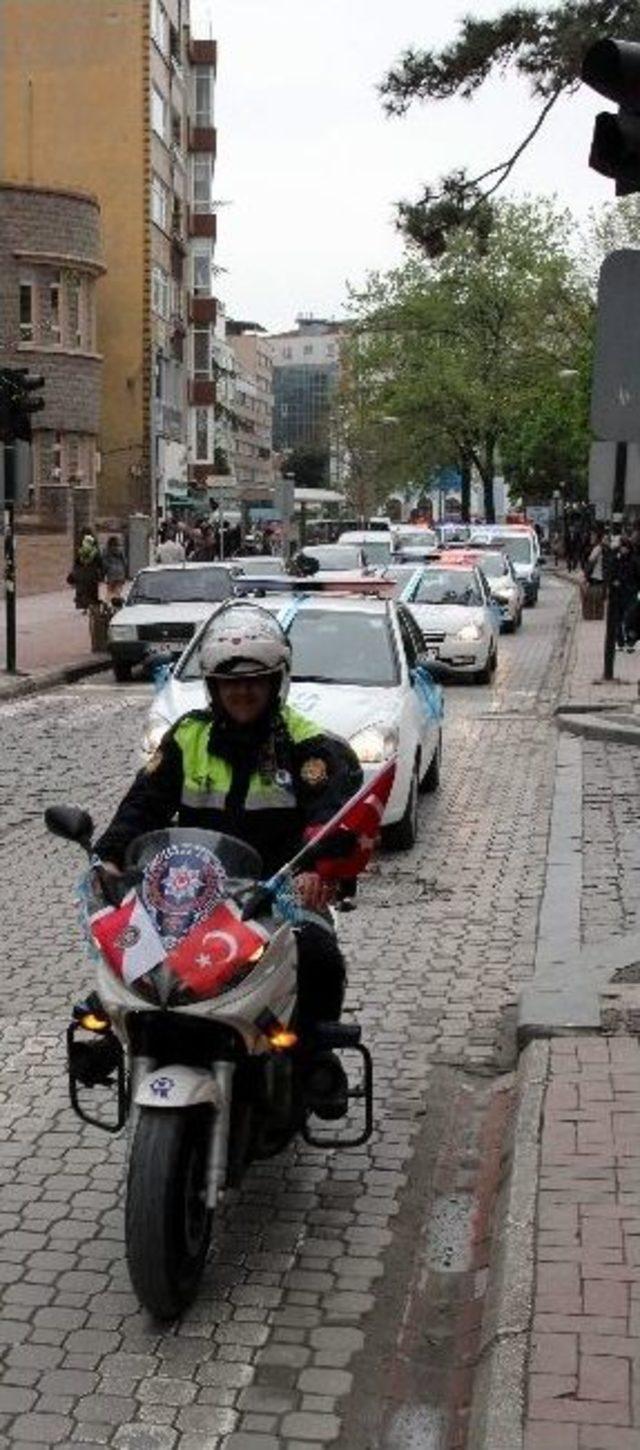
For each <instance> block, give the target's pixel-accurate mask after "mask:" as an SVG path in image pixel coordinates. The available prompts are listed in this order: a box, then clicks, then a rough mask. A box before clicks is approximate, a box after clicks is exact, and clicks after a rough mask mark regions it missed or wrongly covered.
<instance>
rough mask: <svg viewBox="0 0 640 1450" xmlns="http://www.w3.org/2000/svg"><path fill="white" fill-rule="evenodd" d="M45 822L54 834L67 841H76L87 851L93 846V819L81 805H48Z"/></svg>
mask: <svg viewBox="0 0 640 1450" xmlns="http://www.w3.org/2000/svg"><path fill="white" fill-rule="evenodd" d="M44 823H45V826H46V828H47V830H48V831H51V834H52V836H62V838H63V840H65V841H76V842H77V844H78V845H79V846H82V847H83V848H84V850H85V851H88V850H89V849H90V846H91V837H92V836H93V820H92V819H91V816H90V815H89V812H88V811H83V810H81V809H80V807H79V806H48V807H47V809H46V811H45V813H44Z"/></svg>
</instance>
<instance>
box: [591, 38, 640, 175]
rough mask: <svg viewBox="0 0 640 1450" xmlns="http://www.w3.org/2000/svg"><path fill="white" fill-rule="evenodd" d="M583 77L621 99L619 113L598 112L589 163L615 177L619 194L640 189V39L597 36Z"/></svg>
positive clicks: (601, 91) (600, 90) (613, 98)
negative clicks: (606, 38) (612, 38)
mask: <svg viewBox="0 0 640 1450" xmlns="http://www.w3.org/2000/svg"><path fill="white" fill-rule="evenodd" d="M582 79H583V81H585V83H586V84H587V85H588V86H591V89H592V90H594V91H597V92H598V94H599V95H601V96H606V97H607V99H608V100H610V101H617V103H618V114H617V116H614V115H613V113H612V112H611V111H601V112H600V114H599V115H598V116H596V123H595V127H594V132H593V139H592V142H591V152H590V155H589V165H590V166H591V167H592V168H593V170H594V171H598V172H599V173H600V175H601V176H610V177H611V178H612V180H613V181H615V183H616V195H617V196H629V195H630V194H631V193H632V192H636V191H640V43H638V42H636V41H632V40H597V41H596V42H595V45H591V46H589V49H588V51H587V52H586V55H585V57H584V60H583V62H582Z"/></svg>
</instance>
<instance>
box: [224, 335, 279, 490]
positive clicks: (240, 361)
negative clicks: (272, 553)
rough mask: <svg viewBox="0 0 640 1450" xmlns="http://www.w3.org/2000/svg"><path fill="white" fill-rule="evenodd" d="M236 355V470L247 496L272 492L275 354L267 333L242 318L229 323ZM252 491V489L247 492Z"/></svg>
mask: <svg viewBox="0 0 640 1450" xmlns="http://www.w3.org/2000/svg"><path fill="white" fill-rule="evenodd" d="M227 336H228V339H229V341H230V343H231V348H232V350H233V354H234V358H235V389H234V394H235V396H234V409H235V414H236V431H235V453H234V457H235V473H236V479H237V482H238V488H239V490H240V492H241V493H244V494H245V495H246V496H247V497H249V496H250V494H251V495H253V496H254V497H258V496H262V495H264V494H265V493H266V496H267V497H268V496H269V489H270V488H271V486H272V485H273V481H274V467H273V443H272V434H273V358H272V356H271V350H270V347H269V343H268V341H267V338H266V336H265V334H264V333H263V332H262V331H257V330H255V329H254V328H252V327H250V326H247V325H246V324H244V323H241V322H233V321H230V322H229V323H228V324H227ZM247 491H249V493H248V492H247Z"/></svg>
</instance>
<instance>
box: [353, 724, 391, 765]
mask: <svg viewBox="0 0 640 1450" xmlns="http://www.w3.org/2000/svg"><path fill="white" fill-rule="evenodd" d="M349 744H350V746H351V749H352V750H355V752H356V755H357V757H358V760H359V761H360V764H361V765H381V764H382V762H383V761H384V760H391V757H392V756H393V755H396V754H397V752H398V731H397V730H396V729H395V728H394V726H392V725H391V726H390V725H366V726H365V728H364V730H359V731H358V733H357V735H352V737H351V740H350V741H349Z"/></svg>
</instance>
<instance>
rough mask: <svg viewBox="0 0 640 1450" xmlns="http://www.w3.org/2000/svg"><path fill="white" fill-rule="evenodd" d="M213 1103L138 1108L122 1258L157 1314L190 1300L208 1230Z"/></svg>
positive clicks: (172, 1314) (167, 1315) (168, 1315)
mask: <svg viewBox="0 0 640 1450" xmlns="http://www.w3.org/2000/svg"><path fill="white" fill-rule="evenodd" d="M210 1134H211V1109H210V1108H207V1107H197V1108H183V1109H173V1108H148V1107H143V1108H141V1110H140V1118H139V1120H138V1126H137V1128H136V1132H135V1136H134V1140H133V1144H132V1147H131V1158H130V1166H129V1176H128V1180H127V1202H126V1211H125V1240H126V1249H127V1262H128V1265H129V1273H130V1275H131V1282H132V1284H133V1287H134V1289H135V1292H136V1294H137V1296H138V1298H139V1300H140V1303H141V1304H143V1305H144V1307H145V1309H148V1310H149V1313H150V1314H153V1315H154V1316H155V1318H156V1319H175V1318H176V1316H177V1315H178V1314H180V1313H181V1312H182V1310H183V1309H186V1307H187V1305H188V1304H190V1303H191V1301H192V1299H193V1298H194V1297H195V1294H196V1292H197V1289H198V1285H199V1283H200V1279H201V1277H202V1272H203V1269H204V1265H205V1260H206V1257H207V1250H208V1248H209V1240H210V1237H211V1219H212V1214H211V1210H210V1209H208V1208H207V1203H206V1190H207V1160H208V1149H209V1141H210Z"/></svg>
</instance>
